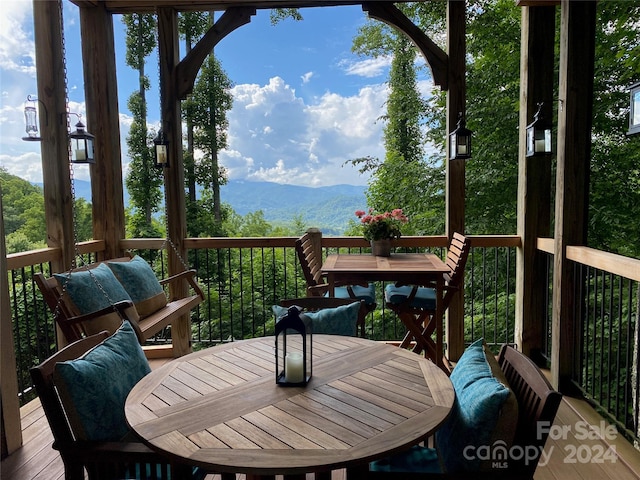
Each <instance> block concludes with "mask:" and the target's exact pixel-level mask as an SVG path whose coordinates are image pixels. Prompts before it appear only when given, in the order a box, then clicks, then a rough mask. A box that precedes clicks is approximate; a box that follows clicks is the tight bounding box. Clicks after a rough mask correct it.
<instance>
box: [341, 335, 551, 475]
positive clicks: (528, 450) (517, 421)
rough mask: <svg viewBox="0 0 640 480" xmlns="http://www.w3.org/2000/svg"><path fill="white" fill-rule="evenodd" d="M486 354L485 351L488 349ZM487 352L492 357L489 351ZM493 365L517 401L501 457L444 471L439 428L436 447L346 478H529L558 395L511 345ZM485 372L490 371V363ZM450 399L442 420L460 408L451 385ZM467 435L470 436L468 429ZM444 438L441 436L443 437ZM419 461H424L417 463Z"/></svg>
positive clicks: (444, 447) (443, 446) (444, 448)
mask: <svg viewBox="0 0 640 480" xmlns="http://www.w3.org/2000/svg"><path fill="white" fill-rule="evenodd" d="M488 353H489V354H490V352H488ZM491 356H493V355H492V354H491ZM488 360H489V359H488ZM489 363H490V364H491V363H492V362H491V361H489ZM493 363H495V358H493ZM456 368H458V366H456ZM496 369H497V375H495V378H496V379H498V381H499V382H500V383H506V385H507V386H508V388H510V390H511V392H512V394H513V395H514V396H515V400H516V401H517V414H516V415H514V416H512V415H509V417H511V418H510V420H511V422H512V425H511V428H512V429H513V431H512V432H511V433H510V436H511V437H512V438H513V442H512V443H511V445H510V446H507V447H505V448H504V450H503V451H502V452H501V453H504V454H505V456H504V457H500V458H498V459H495V458H493V457H492V460H493V461H490V462H489V463H486V464H484V465H483V468H481V469H478V470H471V469H465V467H464V463H465V462H466V460H464V461H463V462H462V464H463V465H462V467H461V469H460V470H457V471H449V472H447V471H444V470H443V467H442V465H447V461H446V460H444V459H443V458H442V456H443V453H446V451H447V448H448V447H450V445H448V444H447V443H446V442H445V441H443V439H440V438H439V432H440V430H439V431H438V432H436V435H435V445H436V448H426V447H422V446H416V447H413V449H411V450H410V451H409V452H402V453H399V454H397V455H396V456H395V457H394V456H392V457H390V458H389V459H385V460H382V461H378V462H373V463H371V464H370V466H369V468H368V469H366V471H363V470H354V471H353V472H352V475H349V476H348V478H349V480H351V479H352V478H354V477H356V478H367V479H372V480H393V479H402V480H405V479H407V480H410V479H413V478H416V479H417V478H420V479H424V480H434V479H452V480H453V479H468V480H483V479H487V480H489V479H491V480H494V479H495V480H525V479H526V480H531V479H533V476H534V473H535V471H536V468H537V466H538V463H539V460H540V458H541V456H542V452H543V449H544V446H545V443H546V441H547V438H548V436H549V430H550V428H549V427H551V425H552V424H553V422H554V419H555V416H556V413H557V411H558V407H559V406H560V401H561V399H562V395H561V394H560V393H559V392H557V391H555V390H554V389H553V387H552V386H551V384H550V383H549V382H548V380H547V379H546V377H545V376H544V374H543V373H542V372H541V371H540V369H539V368H538V367H537V366H536V365H535V363H534V362H533V361H532V360H531V359H530V358H528V357H526V356H525V355H524V354H522V353H521V352H518V351H517V350H516V349H515V348H513V347H511V346H508V345H503V346H502V348H501V350H500V354H499V355H498V361H497V365H496ZM454 371H455V369H454ZM491 372H494V369H493V367H492V368H491ZM454 387H455V383H454ZM510 395H511V393H510ZM456 397H457V399H456V405H454V411H452V413H451V417H450V418H449V419H448V420H447V422H452V421H454V420H455V415H456V411H455V409H456V406H458V407H460V408H463V406H462V405H460V403H461V402H464V400H460V397H461V395H460V392H459V391H458V389H457V388H456ZM471 401H475V399H471V400H470V402H471ZM506 420H509V418H506ZM442 428H444V426H443V427H441V429H442ZM457 434H458V435H457V436H458V437H463V439H462V440H463V442H464V441H465V440H466V438H464V437H465V435H464V432H457ZM469 436H471V433H470V435H469ZM450 438H451V437H447V439H450ZM454 440H455V439H454ZM467 441H468V440H467ZM463 444H464V443H463ZM500 446H501V444H499V442H494V444H492V445H489V447H490V448H491V447H495V448H496V449H500ZM496 451H497V450H496ZM494 453H495V451H494V452H492V455H493V454H494ZM420 459H423V460H424V461H423V462H420ZM459 460H462V459H459Z"/></svg>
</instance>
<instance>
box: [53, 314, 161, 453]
mask: <svg viewBox="0 0 640 480" xmlns="http://www.w3.org/2000/svg"><path fill="white" fill-rule="evenodd" d="M150 371H151V369H150V368H149V362H148V361H147V359H146V357H145V356H144V352H143V351H142V347H140V344H139V343H138V337H137V336H136V333H135V331H134V330H133V328H132V327H131V324H130V323H129V322H128V321H127V320H125V321H124V322H123V323H122V326H121V327H120V328H119V329H118V330H117V331H116V333H114V334H113V335H112V336H110V337H108V338H107V339H106V340H105V341H104V342H102V343H100V344H99V345H97V346H96V347H94V348H93V349H91V350H90V351H89V352H87V353H86V354H85V355H83V356H82V357H81V358H78V359H76V360H70V361H66V362H60V363H57V364H56V365H55V367H54V373H53V379H54V383H55V385H56V387H57V389H58V392H59V393H60V398H61V400H62V403H63V405H64V408H65V411H66V412H67V416H68V418H69V423H70V425H71V428H72V429H73V432H74V434H75V435H76V436H77V438H78V439H80V440H99V441H117V440H120V439H121V438H123V437H124V436H125V435H126V434H127V433H128V432H129V427H128V425H127V422H126V419H125V415H124V403H125V400H126V398H127V395H129V392H130V391H131V389H132V388H133V386H134V385H135V384H136V383H138V381H139V380H140V379H141V378H142V377H144V376H145V375H147V374H148V373H149V372H150Z"/></svg>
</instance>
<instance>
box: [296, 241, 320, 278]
mask: <svg viewBox="0 0 640 480" xmlns="http://www.w3.org/2000/svg"><path fill="white" fill-rule="evenodd" d="M296 253H297V255H298V261H299V262H300V268H301V269H302V273H303V274H304V279H305V281H306V282H307V287H315V286H316V285H321V284H323V283H324V281H323V279H322V259H321V258H319V257H318V255H317V252H316V247H315V244H314V243H313V240H312V238H311V235H309V233H305V234H304V235H302V236H301V237H300V238H298V239H297V240H296Z"/></svg>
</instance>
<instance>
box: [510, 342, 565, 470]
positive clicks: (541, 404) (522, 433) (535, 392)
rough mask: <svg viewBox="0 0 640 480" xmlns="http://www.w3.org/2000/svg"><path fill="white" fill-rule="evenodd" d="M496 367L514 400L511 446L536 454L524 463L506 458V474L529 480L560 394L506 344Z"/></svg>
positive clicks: (545, 438) (522, 355)
mask: <svg viewBox="0 0 640 480" xmlns="http://www.w3.org/2000/svg"><path fill="white" fill-rule="evenodd" d="M498 364H499V365H500V368H501V369H502V371H503V372H504V374H505V376H506V378H507V381H508V382H509V385H510V387H511V389H512V390H513V392H514V393H515V396H516V398H517V399H518V425H517V427H516V434H515V439H514V442H513V444H514V446H518V447H521V448H522V449H527V450H526V451H528V452H529V453H531V452H533V451H534V448H535V451H537V452H538V456H536V457H535V458H533V459H532V458H530V457H529V458H528V459H527V461H525V459H524V458H523V459H521V460H517V459H515V460H514V459H513V458H511V459H509V471H510V472H513V473H514V474H515V473H518V474H519V476H518V477H517V478H533V474H534V472H535V470H536V467H537V465H538V461H539V459H540V452H541V450H542V449H543V448H544V446H545V442H546V441H547V437H548V436H549V429H550V427H551V425H553V421H554V419H555V416H556V413H557V412H558V407H559V406H560V401H561V400H562V394H560V393H559V392H557V391H555V390H554V389H553V387H552V386H551V384H550V383H549V381H548V380H547V379H546V378H545V376H544V374H543V373H542V372H541V371H540V369H539V368H538V367H537V366H536V364H535V363H534V362H533V361H532V360H531V359H530V358H528V357H527V356H525V355H524V354H522V353H521V352H519V351H517V350H516V349H515V348H513V347H511V346H509V345H503V346H502V349H501V350H500V354H499V355H498ZM532 447H533V448H532ZM514 478H516V477H514Z"/></svg>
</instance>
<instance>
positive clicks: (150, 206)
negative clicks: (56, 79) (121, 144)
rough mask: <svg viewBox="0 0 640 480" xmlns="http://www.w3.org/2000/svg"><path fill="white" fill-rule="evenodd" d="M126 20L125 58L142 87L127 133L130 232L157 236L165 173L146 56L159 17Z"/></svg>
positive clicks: (134, 98) (133, 99)
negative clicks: (152, 120)
mask: <svg viewBox="0 0 640 480" xmlns="http://www.w3.org/2000/svg"><path fill="white" fill-rule="evenodd" d="M122 22H123V23H124V24H125V26H126V34H127V41H126V45H127V49H126V56H125V60H126V63H127V65H129V66H130V67H131V68H133V69H135V70H137V72H138V90H137V91H136V92H134V93H132V94H131V96H130V97H129V100H128V102H127V106H128V108H129V111H131V114H132V115H133V122H132V123H131V127H130V129H129V135H128V136H127V147H128V149H129V157H130V158H131V163H130V170H129V173H128V174H127V177H126V186H127V190H128V191H129V196H130V202H131V206H130V208H131V210H132V213H131V215H130V217H129V218H130V223H129V224H128V228H127V229H128V232H127V233H128V234H129V235H131V236H134V237H156V236H158V235H159V232H158V230H157V228H156V227H155V226H154V223H153V221H152V220H153V214H154V213H156V212H157V211H158V209H159V205H160V201H161V199H162V192H161V190H160V186H161V185H162V177H161V173H160V172H159V171H158V170H156V169H155V167H154V162H153V157H152V156H153V148H152V146H151V136H150V135H149V131H148V128H147V100H146V91H147V90H148V89H149V79H148V77H147V75H146V74H145V59H146V57H147V56H149V54H150V53H151V52H152V51H153V49H154V48H155V46H156V37H155V30H156V20H155V17H154V15H152V14H137V13H135V14H127V15H123V17H122Z"/></svg>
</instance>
